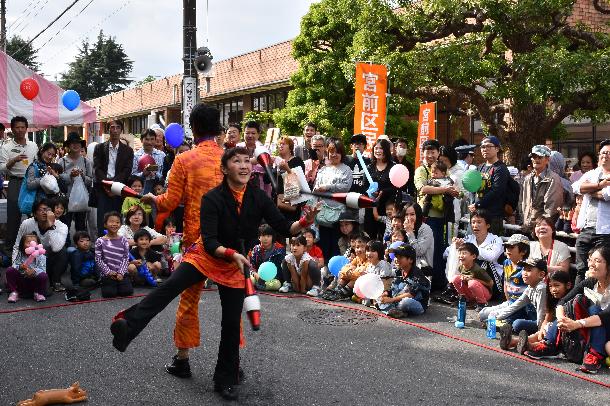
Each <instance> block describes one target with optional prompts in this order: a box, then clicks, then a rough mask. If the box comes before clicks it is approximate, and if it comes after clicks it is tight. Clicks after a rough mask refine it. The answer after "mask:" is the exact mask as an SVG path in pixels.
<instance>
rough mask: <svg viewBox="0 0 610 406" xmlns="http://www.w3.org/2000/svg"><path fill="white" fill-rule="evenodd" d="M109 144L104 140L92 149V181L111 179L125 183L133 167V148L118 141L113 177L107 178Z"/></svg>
mask: <svg viewBox="0 0 610 406" xmlns="http://www.w3.org/2000/svg"><path fill="white" fill-rule="evenodd" d="M109 145H110V141H106V142H103V143H101V144H97V145H96V146H95V149H94V150H93V172H94V174H95V181H94V182H96V183H101V182H102V181H103V180H113V181H115V182H121V183H127V179H129V177H130V176H131V169H132V167H133V149H131V148H130V147H128V146H127V145H125V144H124V143H122V142H120V141H119V150H118V152H117V156H116V166H115V171H114V178H112V179H107V177H106V174H107V173H108V159H109V158H108V154H109Z"/></svg>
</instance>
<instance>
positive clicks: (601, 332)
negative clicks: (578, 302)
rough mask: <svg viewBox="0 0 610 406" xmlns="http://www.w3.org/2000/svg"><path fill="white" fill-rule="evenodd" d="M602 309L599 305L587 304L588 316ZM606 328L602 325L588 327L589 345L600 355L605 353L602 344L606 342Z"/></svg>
mask: <svg viewBox="0 0 610 406" xmlns="http://www.w3.org/2000/svg"><path fill="white" fill-rule="evenodd" d="M601 311H602V309H601V308H600V307H599V306H595V305H593V306H589V316H593V315H596V314H599V312H601ZM606 340H607V339H606V328H605V327H604V326H598V327H593V328H590V329H589V345H590V346H591V348H593V349H594V350H595V351H597V352H598V353H599V354H601V355H604V356H605V355H606V350H605V348H604V345H605V344H606Z"/></svg>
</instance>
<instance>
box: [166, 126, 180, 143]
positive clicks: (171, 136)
mask: <svg viewBox="0 0 610 406" xmlns="http://www.w3.org/2000/svg"><path fill="white" fill-rule="evenodd" d="M165 140H166V141H167V143H168V144H169V145H170V146H171V147H172V148H178V147H179V146H180V145H182V143H183V142H184V129H183V128H182V126H181V125H180V124H178V123H171V124H170V125H168V126H167V128H166V129H165Z"/></svg>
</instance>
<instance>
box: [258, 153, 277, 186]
mask: <svg viewBox="0 0 610 406" xmlns="http://www.w3.org/2000/svg"><path fill="white" fill-rule="evenodd" d="M254 157H255V158H256V161H257V162H258V163H259V165H260V166H262V167H263V169H265V172H266V173H267V176H269V180H271V186H273V189H274V190H277V182H276V181H275V178H274V177H273V172H272V171H271V167H272V162H271V155H269V151H267V148H265V147H256V148H255V149H254Z"/></svg>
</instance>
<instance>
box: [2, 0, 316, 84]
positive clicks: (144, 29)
mask: <svg viewBox="0 0 610 406" xmlns="http://www.w3.org/2000/svg"><path fill="white" fill-rule="evenodd" d="M73 1H74V0H8V1H7V2H6V3H7V24H6V26H7V38H10V37H12V36H13V35H14V34H17V35H19V36H21V37H22V38H27V39H29V38H32V37H34V36H35V35H36V34H38V33H39V32H40V31H42V30H43V28H44V27H46V26H47V25H48V24H49V23H50V22H51V21H52V20H53V19H55V18H56V17H57V16H59V15H60V14H61V12H62V11H64V9H65V8H66V7H68V5H70V4H71V3H72V2H73ZM313 2H314V0H290V1H287V0H209V12H206V1H205V0H199V1H197V45H198V46H202V45H205V40H206V37H207V36H208V35H206V32H209V38H208V40H209V48H210V50H211V52H212V55H213V57H214V59H213V60H214V61H215V62H217V61H221V60H223V59H227V58H230V57H233V56H237V55H241V54H243V53H246V52H249V51H254V50H256V49H259V48H263V47H265V46H268V45H272V44H276V43H278V42H282V41H285V40H288V39H292V38H294V37H296V36H297V35H298V33H299V28H300V21H301V17H303V16H304V15H305V14H306V13H307V11H308V10H309V6H310V4H311V3H313ZM89 3H90V4H89ZM85 6H87V7H85ZM206 14H207V18H206ZM206 20H207V21H209V29H207V30H206ZM66 24H67V26H66ZM100 29H102V30H103V31H104V34H105V35H111V36H113V37H115V40H116V41H117V42H118V43H120V44H122V45H123V48H124V50H125V53H126V54H127V55H128V57H129V58H130V59H131V60H133V62H134V64H133V71H132V74H131V78H132V79H133V80H136V81H137V80H140V79H142V78H144V77H146V76H148V75H153V76H157V77H165V76H170V75H173V74H176V73H180V72H182V69H183V65H182V60H181V55H182V1H179V0H146V1H144V0H79V1H78V2H77V3H76V4H75V5H74V6H73V7H72V8H71V9H70V10H69V11H68V12H66V14H64V15H63V16H62V17H61V18H60V19H59V20H58V21H57V22H55V23H54V24H53V25H52V26H51V27H50V28H49V29H47V30H46V31H45V32H44V33H43V34H42V35H41V36H40V37H38V38H37V39H36V40H35V41H34V42H33V44H34V47H35V48H36V49H39V51H38V62H39V63H41V68H40V70H41V72H42V73H44V75H45V76H46V77H47V78H49V79H51V80H54V79H55V76H56V75H59V78H61V73H62V72H65V71H67V69H68V63H69V62H71V61H72V60H73V59H74V57H75V56H76V54H77V53H78V47H79V45H80V44H81V43H82V41H83V40H84V39H85V38H87V37H88V38H89V40H90V42H94V41H95V39H96V37H97V35H98V33H99V31H100ZM49 40H50V41H49ZM47 41H49V42H48V43H47Z"/></svg>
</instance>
